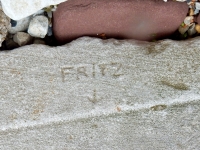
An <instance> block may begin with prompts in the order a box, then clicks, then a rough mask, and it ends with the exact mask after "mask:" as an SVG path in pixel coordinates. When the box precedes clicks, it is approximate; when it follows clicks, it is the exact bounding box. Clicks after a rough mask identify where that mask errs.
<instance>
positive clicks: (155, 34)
mask: <svg viewBox="0 0 200 150" xmlns="http://www.w3.org/2000/svg"><path fill="white" fill-rule="evenodd" d="M187 13H188V5H187V3H185V2H182V3H181V2H175V1H172V0H171V1H170V0H169V1H168V2H167V3H165V2H163V1H162V0H109V1H108V0H68V1H67V2H65V3H62V4H60V5H59V6H58V8H57V10H56V11H55V12H54V14H53V16H54V19H53V28H54V29H53V30H54V34H55V37H56V39H57V40H58V41H59V42H60V43H62V44H64V43H66V42H69V41H71V40H74V39H76V38H78V37H81V36H92V37H100V38H102V37H101V36H102V35H103V38H105V37H106V38H120V39H136V40H145V41H152V40H159V39H162V38H167V37H168V36H169V35H171V34H173V33H174V32H175V31H176V30H177V29H178V27H179V26H180V24H181V23H182V22H183V20H184V18H185V17H186V15H187Z"/></svg>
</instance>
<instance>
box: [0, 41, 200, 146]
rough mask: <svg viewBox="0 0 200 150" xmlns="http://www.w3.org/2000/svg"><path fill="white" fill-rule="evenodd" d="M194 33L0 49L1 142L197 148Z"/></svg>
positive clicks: (199, 98) (198, 70) (199, 79)
mask: <svg viewBox="0 0 200 150" xmlns="http://www.w3.org/2000/svg"><path fill="white" fill-rule="evenodd" d="M199 44H200V42H199V38H196V39H193V40H191V41H186V42H174V41H170V40H165V41H162V42H161V43H160V42H157V43H148V42H137V41H131V40H130V41H117V40H112V39H111V40H107V41H102V40H100V39H92V38H81V39H78V40H76V41H74V42H72V43H70V44H68V45H65V46H60V47H54V48H53V47H52V48H50V47H48V46H42V45H32V46H25V47H21V48H19V49H16V50H13V51H9V52H0V53H1V54H0V58H1V59H0V68H1V69H0V70H1V73H0V79H1V80H0V87H1V90H0V96H1V97H0V110H1V113H0V135H1V139H0V141H1V143H2V144H1V145H0V149H15V150H16V149H62V150H64V149H76V150H77V149H95V150H96V149H125V150H129V149H152V150H154V149H159V150H160V149H169V150H171V149H199V148H200V147H199V145H200V132H199V130H200V115H199V114H200V93H199V88H200V76H199V74H200V66H199V60H200V54H199Z"/></svg>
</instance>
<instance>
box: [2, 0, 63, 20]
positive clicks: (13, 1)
mask: <svg viewBox="0 0 200 150" xmlns="http://www.w3.org/2000/svg"><path fill="white" fill-rule="evenodd" d="M65 1H67V0H1V3H2V7H3V10H4V12H5V14H6V15H7V16H9V17H10V18H11V19H13V20H20V19H23V18H25V17H28V16H30V15H32V14H34V13H36V12H37V11H38V10H40V9H42V8H44V7H47V6H49V5H56V4H59V3H62V2H65Z"/></svg>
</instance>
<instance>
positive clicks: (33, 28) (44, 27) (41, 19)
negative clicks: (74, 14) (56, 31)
mask: <svg viewBox="0 0 200 150" xmlns="http://www.w3.org/2000/svg"><path fill="white" fill-rule="evenodd" d="M48 22H49V21H48V18H47V17H45V16H35V17H34V18H33V19H32V20H31V21H30V23H29V27H28V33H29V34H30V35H31V36H33V37H39V38H44V37H45V36H46V34H47V32H48V26H49V23H48Z"/></svg>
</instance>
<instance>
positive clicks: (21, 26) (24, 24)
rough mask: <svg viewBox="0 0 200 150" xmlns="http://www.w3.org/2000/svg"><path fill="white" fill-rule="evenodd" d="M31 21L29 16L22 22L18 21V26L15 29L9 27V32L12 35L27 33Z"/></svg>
mask: <svg viewBox="0 0 200 150" xmlns="http://www.w3.org/2000/svg"><path fill="white" fill-rule="evenodd" d="M31 19H32V17H31V16H29V17H26V18H23V19H21V20H18V21H17V25H16V26H15V27H11V25H10V26H9V29H8V32H9V33H11V34H15V33H17V32H22V31H26V30H27V29H28V26H29V23H30V21H31Z"/></svg>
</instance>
